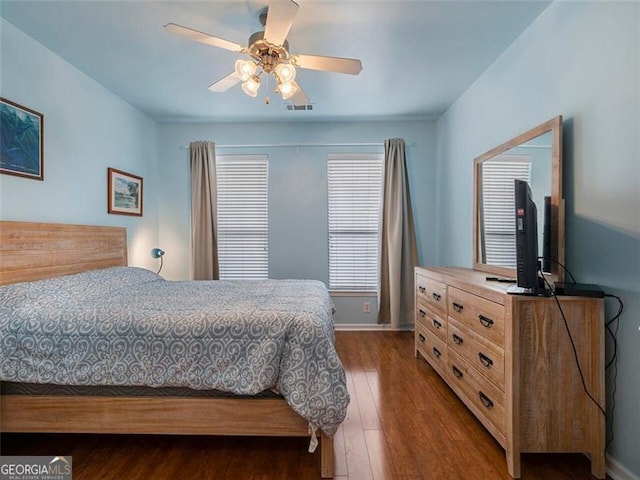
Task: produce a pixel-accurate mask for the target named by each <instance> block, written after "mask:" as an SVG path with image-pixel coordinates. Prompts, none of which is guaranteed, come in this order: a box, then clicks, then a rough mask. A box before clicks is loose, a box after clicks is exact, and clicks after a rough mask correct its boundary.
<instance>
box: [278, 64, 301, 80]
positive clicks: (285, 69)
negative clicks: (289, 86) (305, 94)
mask: <svg viewBox="0 0 640 480" xmlns="http://www.w3.org/2000/svg"><path fill="white" fill-rule="evenodd" d="M274 72H275V74H276V75H277V76H278V79H279V80H280V83H283V84H286V83H291V82H293V81H294V80H295V78H296V69H295V67H294V66H293V65H291V64H290V63H279V64H278V65H276V68H275V69H274Z"/></svg>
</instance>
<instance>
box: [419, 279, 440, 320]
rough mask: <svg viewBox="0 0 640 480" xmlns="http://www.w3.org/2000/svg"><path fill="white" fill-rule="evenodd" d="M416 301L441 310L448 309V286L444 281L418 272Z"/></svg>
mask: <svg viewBox="0 0 640 480" xmlns="http://www.w3.org/2000/svg"><path fill="white" fill-rule="evenodd" d="M416 301H417V302H422V303H423V304H425V305H428V306H431V307H432V308H434V309H436V310H439V311H441V312H446V311H447V286H446V285H445V284H444V283H440V282H436V281H435V280H432V279H430V278H429V277H425V276H424V275H420V274H419V273H417V274H416Z"/></svg>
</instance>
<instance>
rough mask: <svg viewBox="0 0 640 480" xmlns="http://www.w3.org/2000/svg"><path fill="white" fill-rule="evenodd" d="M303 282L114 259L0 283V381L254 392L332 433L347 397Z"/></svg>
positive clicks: (321, 300) (318, 287) (312, 284)
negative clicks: (179, 272) (202, 275)
mask: <svg viewBox="0 0 640 480" xmlns="http://www.w3.org/2000/svg"><path fill="white" fill-rule="evenodd" d="M332 308H333V304H332V302H331V299H330V297H329V293H328V292H327V289H326V287H325V285H324V284H323V283H322V282H318V281H313V280H264V281H251V280H248V281H239V280H229V281H224V280H221V281H198V282H177V281H166V280H164V279H163V278H162V277H160V276H159V275H156V274H155V273H153V272H151V271H149V270H144V269H140V268H134V267H115V268H109V269H104V270H94V271H90V272H85V273H80V274H77V275H68V276H63V277H57V278H53V279H49V280H41V281H38V282H29V283H22V284H14V285H7V286H4V287H0V337H1V339H0V380H4V381H15V382H30V383H51V384H66V385H144V386H150V387H167V386H169V387H187V388H192V389H200V390H203V389H215V390H222V391H226V392H232V393H236V394H241V395H253V394H256V393H258V392H261V391H263V390H266V389H269V388H276V389H277V390H278V391H279V392H280V393H281V394H282V396H283V397H284V398H285V399H286V400H287V402H288V403H289V405H290V406H291V407H292V408H293V409H294V410H295V411H296V412H297V413H298V414H300V415H301V416H302V417H304V418H305V419H307V420H308V421H309V423H310V424H311V425H312V426H313V427H316V428H320V429H322V430H323V431H324V432H325V433H326V434H328V435H333V434H334V433H335V431H336V429H337V428H338V426H339V425H340V423H341V422H342V421H343V420H344V418H345V415H346V409H347V405H348V404H349V394H348V392H347V388H346V381H345V373H344V369H343V367H342V363H341V362H340V359H339V358H338V355H337V353H336V350H335V348H334V332H333V318H332V313H333V312H332Z"/></svg>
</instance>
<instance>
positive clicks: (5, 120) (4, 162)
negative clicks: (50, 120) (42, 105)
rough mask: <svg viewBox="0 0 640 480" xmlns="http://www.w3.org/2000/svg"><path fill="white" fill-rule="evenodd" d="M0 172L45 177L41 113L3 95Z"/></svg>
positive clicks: (0, 99)
mask: <svg viewBox="0 0 640 480" xmlns="http://www.w3.org/2000/svg"><path fill="white" fill-rule="evenodd" d="M0 173H4V174H6V175H15V176H17V177H24V178H31V179H33V180H44V115H42V114H41V113H40V112H36V111H35V110H32V109H30V108H27V107H25V106H23V105H20V104H18V103H16V102H13V101H11V100H8V99H6V98H3V97H0Z"/></svg>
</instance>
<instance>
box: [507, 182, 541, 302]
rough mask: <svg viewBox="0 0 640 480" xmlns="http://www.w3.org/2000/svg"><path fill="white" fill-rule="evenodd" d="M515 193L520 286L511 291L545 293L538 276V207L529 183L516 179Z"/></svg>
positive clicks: (527, 293)
mask: <svg viewBox="0 0 640 480" xmlns="http://www.w3.org/2000/svg"><path fill="white" fill-rule="evenodd" d="M514 194H515V230H516V274H517V287H516V288H510V289H509V290H508V291H509V293H515V294H523V295H543V294H545V292H546V290H545V288H544V286H543V284H542V283H541V282H542V279H541V278H540V277H539V275H538V272H539V270H540V265H539V263H538V210H537V208H536V204H535V202H534V201H533V195H532V193H531V187H530V186H529V184H528V183H527V182H525V181H524V180H518V179H516V180H515V190H514Z"/></svg>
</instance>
